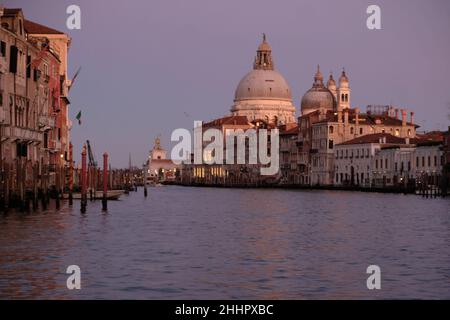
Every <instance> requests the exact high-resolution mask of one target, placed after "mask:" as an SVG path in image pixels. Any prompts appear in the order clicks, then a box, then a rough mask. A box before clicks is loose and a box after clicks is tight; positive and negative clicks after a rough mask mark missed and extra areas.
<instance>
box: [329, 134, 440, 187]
mask: <svg viewBox="0 0 450 320" xmlns="http://www.w3.org/2000/svg"><path fill="white" fill-rule="evenodd" d="M442 154H443V151H442V140H440V139H437V140H427V139H423V138H422V139H420V138H414V139H409V138H400V137H395V136H393V135H391V134H387V133H381V134H380V133H378V134H371V135H365V136H362V137H359V138H355V139H352V140H349V141H346V142H344V143H342V144H338V145H336V148H335V161H334V163H335V179H334V185H335V186H355V187H366V188H367V187H376V188H384V187H401V188H409V189H414V188H419V187H420V186H421V185H427V186H428V185H434V186H438V185H440V181H441V174H442V173H441V172H442Z"/></svg>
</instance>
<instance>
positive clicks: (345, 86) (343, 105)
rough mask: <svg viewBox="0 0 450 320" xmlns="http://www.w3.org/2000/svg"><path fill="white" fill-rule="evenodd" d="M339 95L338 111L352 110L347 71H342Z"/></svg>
mask: <svg viewBox="0 0 450 320" xmlns="http://www.w3.org/2000/svg"><path fill="white" fill-rule="evenodd" d="M337 93H338V95H337V103H338V110H345V109H350V87H349V81H348V77H347V74H346V73H345V69H343V70H342V74H341V77H340V78H339V88H338V92H337Z"/></svg>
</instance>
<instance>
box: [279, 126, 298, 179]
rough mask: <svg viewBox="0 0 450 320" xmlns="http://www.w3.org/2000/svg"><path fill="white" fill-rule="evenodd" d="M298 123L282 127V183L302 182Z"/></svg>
mask: <svg viewBox="0 0 450 320" xmlns="http://www.w3.org/2000/svg"><path fill="white" fill-rule="evenodd" d="M297 141H298V125H297V124H296V123H293V124H287V125H284V126H281V127H280V173H281V179H280V183H281V184H287V185H294V184H299V183H300V176H299V170H298V143H297Z"/></svg>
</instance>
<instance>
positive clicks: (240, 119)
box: [203, 116, 251, 127]
mask: <svg viewBox="0 0 450 320" xmlns="http://www.w3.org/2000/svg"><path fill="white" fill-rule="evenodd" d="M223 125H240V126H244V125H248V126H251V124H250V123H249V122H248V119H247V117H246V116H227V117H223V118H219V119H214V120H212V121H210V122H207V123H204V124H203V127H218V126H223Z"/></svg>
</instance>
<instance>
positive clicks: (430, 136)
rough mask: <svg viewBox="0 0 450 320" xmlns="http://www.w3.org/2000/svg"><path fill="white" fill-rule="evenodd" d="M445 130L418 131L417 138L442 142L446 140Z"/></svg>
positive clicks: (424, 140) (421, 140) (422, 140)
mask: <svg viewBox="0 0 450 320" xmlns="http://www.w3.org/2000/svg"><path fill="white" fill-rule="evenodd" d="M444 134H445V132H442V131H430V132H427V133H422V134H420V133H418V134H417V139H418V140H419V142H442V141H444Z"/></svg>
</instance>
